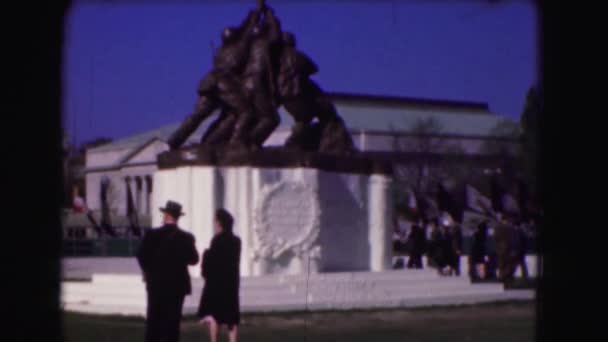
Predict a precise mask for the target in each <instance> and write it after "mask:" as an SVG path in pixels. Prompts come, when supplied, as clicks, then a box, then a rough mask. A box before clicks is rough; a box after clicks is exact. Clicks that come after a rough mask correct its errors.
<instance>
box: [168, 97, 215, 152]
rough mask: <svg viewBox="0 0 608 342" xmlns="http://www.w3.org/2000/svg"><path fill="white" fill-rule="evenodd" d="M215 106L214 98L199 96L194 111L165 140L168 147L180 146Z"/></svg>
mask: <svg viewBox="0 0 608 342" xmlns="http://www.w3.org/2000/svg"><path fill="white" fill-rule="evenodd" d="M215 108H216V103H215V101H214V100H212V99H210V98H209V97H207V96H201V97H200V98H199V100H198V102H197V104H196V107H195V109H194V113H192V114H190V115H189V116H188V117H187V118H186V119H185V120H184V121H182V123H181V125H180V126H179V128H178V129H177V130H175V132H173V134H171V136H170V137H169V139H168V140H167V144H168V145H169V149H171V150H176V149H178V148H180V147H181V146H182V145H183V144H184V142H186V140H188V138H189V137H190V135H192V133H194V131H196V129H197V128H198V126H199V125H200V124H201V123H202V122H203V121H205V119H206V118H208V117H209V116H210V115H211V114H212V113H213V111H214V110H215Z"/></svg>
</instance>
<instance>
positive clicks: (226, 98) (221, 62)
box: [169, 9, 260, 149]
mask: <svg viewBox="0 0 608 342" xmlns="http://www.w3.org/2000/svg"><path fill="white" fill-rule="evenodd" d="M259 16H260V11H259V9H257V10H254V11H253V10H252V11H249V14H248V15H247V18H245V20H244V21H243V22H242V23H241V24H240V25H239V26H238V27H227V28H226V29H224V31H223V32H222V45H221V46H220V48H219V49H218V51H217V52H216V54H215V57H214V59H213V70H211V72H209V73H208V74H207V75H206V76H205V77H204V78H203V79H202V80H201V82H200V83H199V87H198V94H199V99H198V102H197V104H196V106H195V108H194V113H193V114H191V115H190V116H188V117H187V118H186V119H185V120H184V121H183V122H182V124H181V126H180V127H179V128H178V129H177V130H176V131H175V132H174V133H173V134H172V135H171V137H170V138H169V147H170V148H171V149H177V148H179V147H180V146H181V145H182V144H183V143H184V142H185V141H186V140H187V139H188V137H189V136H190V135H191V134H192V133H193V132H194V131H195V130H196V128H197V127H198V126H199V125H200V124H201V123H202V122H203V121H204V120H205V119H207V118H208V117H209V116H210V115H211V114H212V113H213V111H214V110H215V109H217V108H218V107H221V108H222V113H221V114H220V117H219V118H218V119H217V120H216V122H214V123H213V124H212V125H211V126H210V129H208V131H207V132H206V134H205V136H204V137H203V140H204V141H203V142H204V143H212V142H214V141H218V140H221V138H222V136H225V135H227V134H230V133H231V132H230V131H231V130H232V126H233V124H231V122H234V121H236V118H235V116H240V115H244V116H247V115H248V114H247V113H248V112H249V111H250V107H251V106H250V105H249V103H248V99H247V96H246V94H245V91H244V88H243V86H242V84H241V79H240V75H241V74H242V72H243V69H244V67H245V65H246V63H247V59H248V57H249V50H250V46H251V36H252V32H253V30H254V28H255V27H256V25H257V23H258V21H259Z"/></svg>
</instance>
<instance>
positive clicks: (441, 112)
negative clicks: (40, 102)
mask: <svg viewBox="0 0 608 342" xmlns="http://www.w3.org/2000/svg"><path fill="white" fill-rule="evenodd" d="M329 95H330V97H331V98H332V100H333V102H334V104H335V106H336V109H337V110H338V113H339V114H340V115H341V116H342V117H343V118H344V121H345V122H346V125H347V126H348V128H349V129H350V130H351V131H354V132H356V131H374V132H378V131H380V132H382V131H384V132H408V131H411V128H412V127H413V125H414V124H416V123H417V122H418V121H419V120H428V119H429V118H434V119H435V120H436V121H437V122H438V123H439V124H440V126H441V127H442V131H441V133H443V134H448V135H452V136H454V135H455V136H478V137H491V136H493V133H492V130H493V129H494V128H495V127H496V126H498V125H499V124H501V123H504V122H511V123H513V124H515V122H513V121H512V120H510V119H508V118H505V117H502V116H499V115H496V114H493V113H491V112H490V111H489V108H488V105H487V104H485V103H476V102H462V101H450V100H435V99H420V98H408V97H394V96H381V95H365V94H351V93H329ZM279 112H280V113H281V117H282V122H281V125H280V126H279V127H278V128H277V130H278V131H281V130H289V129H290V128H291V126H292V125H293V119H292V118H291V116H290V115H288V114H287V113H286V112H285V110H284V109H283V108H281V109H280V110H279ZM213 120H214V117H211V118H210V119H208V120H206V121H205V122H204V123H203V124H202V125H201V126H199V127H198V129H197V130H196V131H195V132H194V133H193V134H192V136H191V137H190V138H189V140H188V142H187V143H190V142H196V141H198V140H199V139H200V137H201V136H202V135H203V133H204V132H205V130H206V129H207V127H208V126H209V125H210V123H211V122H212V121H213ZM179 125H180V123H179V122H177V123H172V124H168V125H165V126H162V127H159V128H157V129H154V130H150V131H146V132H142V133H139V134H135V135H132V136H128V137H125V138H123V139H118V140H115V141H113V142H111V143H108V144H105V145H102V146H98V147H95V148H91V149H90V150H89V151H90V152H104V151H111V150H122V149H133V151H137V150H140V149H141V148H142V146H144V145H146V144H148V143H149V142H150V141H152V140H155V139H160V140H162V141H167V139H168V138H169V136H170V135H171V133H173V132H174V131H175V130H176V129H177V128H178V127H179ZM128 155H129V156H130V155H132V153H128Z"/></svg>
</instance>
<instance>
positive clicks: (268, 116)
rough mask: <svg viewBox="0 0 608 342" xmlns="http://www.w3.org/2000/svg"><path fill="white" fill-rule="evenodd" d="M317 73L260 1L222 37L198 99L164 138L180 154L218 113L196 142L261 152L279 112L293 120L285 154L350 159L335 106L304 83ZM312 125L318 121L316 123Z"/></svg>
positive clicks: (349, 147)
mask: <svg viewBox="0 0 608 342" xmlns="http://www.w3.org/2000/svg"><path fill="white" fill-rule="evenodd" d="M316 72H318V67H317V65H316V64H315V62H313V61H312V60H311V59H310V57H308V56H307V55H306V54H304V53H302V52H301V51H298V50H297V49H296V40H295V37H294V35H293V34H291V33H289V32H282V31H281V23H280V21H279V20H278V18H277V17H276V16H275V14H274V10H273V9H272V8H270V7H268V6H267V5H266V1H265V0H258V1H257V8H256V9H255V10H252V11H250V12H249V14H248V16H247V18H245V20H244V21H243V22H242V23H241V24H240V25H239V26H238V27H228V28H226V29H225V30H224V31H223V33H222V45H221V47H220V48H219V49H218V51H217V53H216V54H215V56H214V60H213V70H212V71H211V72H209V73H208V74H207V75H206V76H205V77H204V78H203V79H202V80H201V82H200V84H199V87H198V94H199V99H198V102H197V104H196V106H195V109H194V113H193V114H191V115H190V116H188V117H187V118H186V119H185V120H184V121H183V122H182V124H181V126H180V127H179V128H178V129H177V130H176V131H175V132H174V133H173V134H172V136H171V137H170V138H169V147H170V149H171V150H175V149H178V148H179V147H180V146H181V145H183V143H184V142H185V141H186V140H187V139H188V137H189V136H190V135H191V134H192V133H193V132H194V131H195V130H196V128H197V127H198V126H199V125H200V124H201V123H202V122H203V121H204V120H205V119H207V118H208V117H209V116H210V115H211V114H212V113H213V112H214V111H215V110H216V109H218V108H219V109H220V110H221V112H220V114H219V116H218V118H217V119H216V120H215V121H214V122H213V123H212V124H211V125H210V126H209V128H208V129H207V131H206V132H205V134H204V135H203V137H202V139H201V145H202V146H215V147H217V146H228V147H229V148H230V149H244V150H251V149H259V148H261V147H262V145H263V143H264V141H265V140H266V139H267V138H268V137H269V136H270V134H272V132H273V131H274V129H275V128H276V127H277V126H278V125H279V123H280V117H279V114H278V107H279V106H280V105H283V106H284V107H285V109H286V110H287V112H288V113H289V114H290V115H292V116H293V118H294V119H295V122H296V124H295V126H294V127H293V129H292V134H291V136H290V137H289V138H288V139H287V142H286V147H287V148H292V149H296V150H304V151H312V152H330V153H349V152H352V151H355V147H354V144H353V141H352V139H351V136H350V133H349V132H348V129H347V128H346V126H345V124H344V121H343V120H342V118H341V117H340V116H339V115H338V113H337V111H336V108H335V107H334V105H333V103H332V102H331V100H330V99H329V97H328V96H327V94H325V92H323V90H322V89H321V88H320V87H319V86H318V85H317V84H316V83H315V82H314V81H313V80H311V79H310V76H311V75H313V74H315V73H316ZM315 119H316V121H315Z"/></svg>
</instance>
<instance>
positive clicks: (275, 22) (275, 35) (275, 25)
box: [264, 7, 282, 43]
mask: <svg viewBox="0 0 608 342" xmlns="http://www.w3.org/2000/svg"><path fill="white" fill-rule="evenodd" d="M264 25H268V39H269V40H270V42H272V43H278V42H280V41H281V38H282V31H281V22H280V21H279V18H277V17H276V16H275V15H274V10H273V9H272V8H271V7H266V9H265V10H264Z"/></svg>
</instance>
